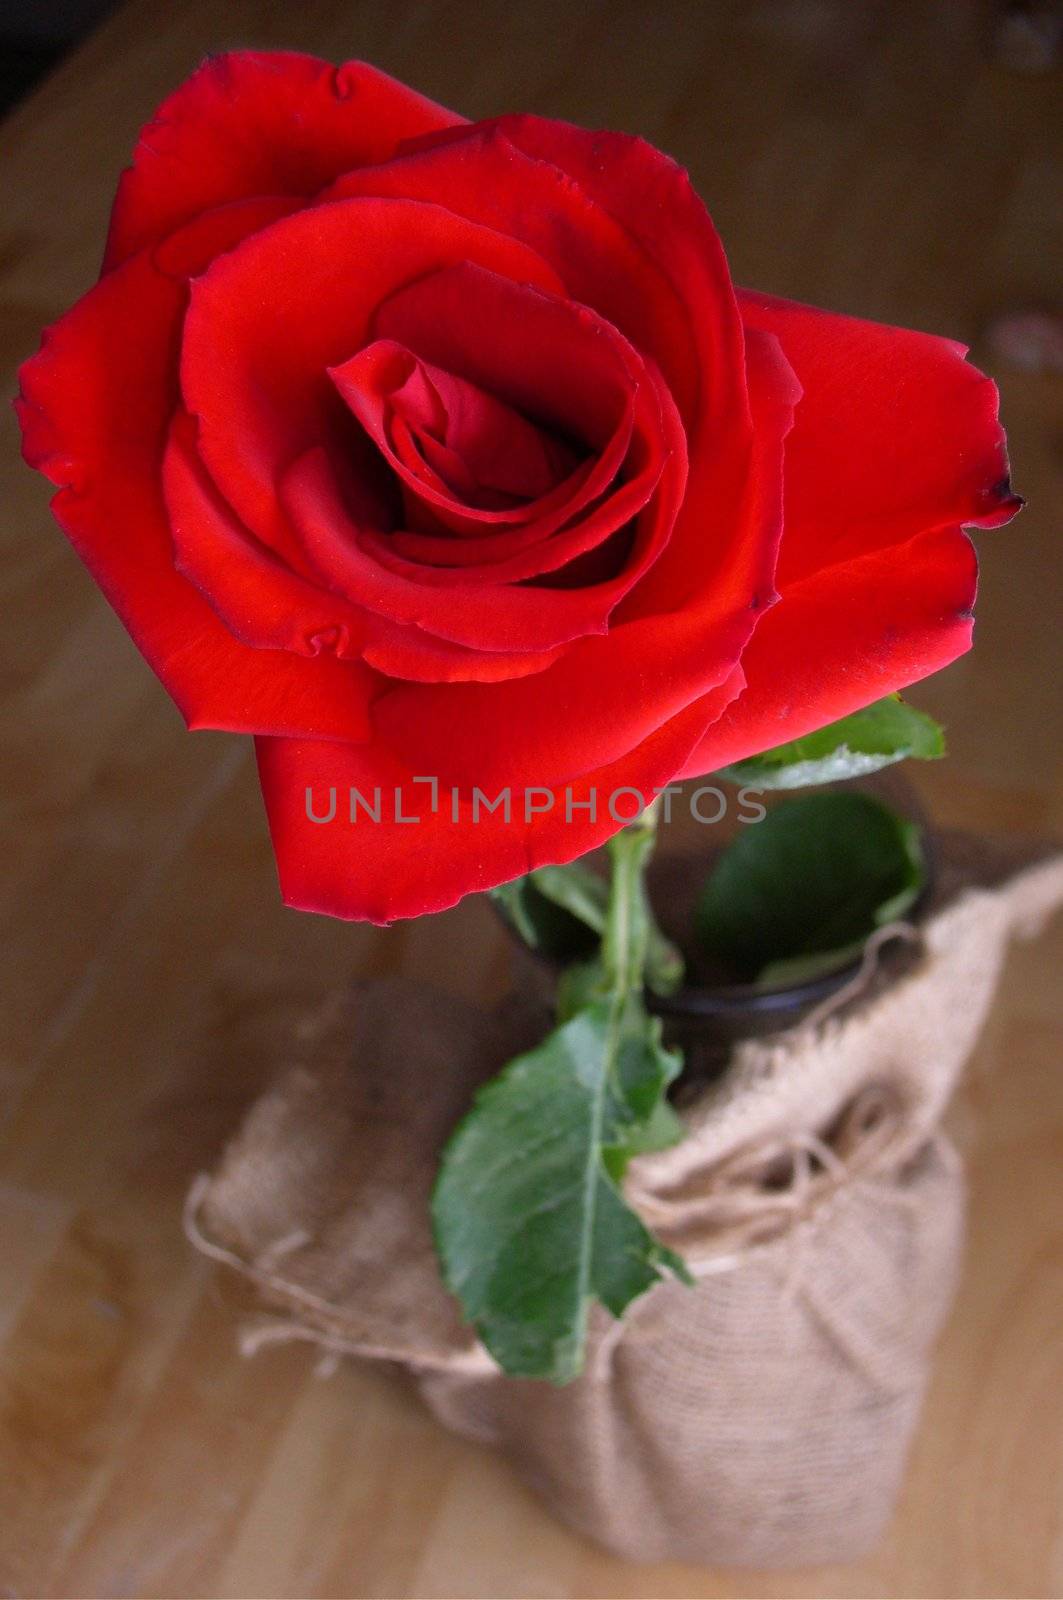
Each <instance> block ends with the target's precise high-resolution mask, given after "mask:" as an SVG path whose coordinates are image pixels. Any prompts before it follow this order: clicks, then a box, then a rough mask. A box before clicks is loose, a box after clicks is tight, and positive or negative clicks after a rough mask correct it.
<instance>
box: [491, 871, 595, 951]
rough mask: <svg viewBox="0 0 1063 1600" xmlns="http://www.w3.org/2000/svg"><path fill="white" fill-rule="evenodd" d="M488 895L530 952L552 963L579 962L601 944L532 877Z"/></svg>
mask: <svg viewBox="0 0 1063 1600" xmlns="http://www.w3.org/2000/svg"><path fill="white" fill-rule="evenodd" d="M555 870H558V871H561V870H564V869H561V868H558V869H555ZM603 887H605V885H604V884H603ZM488 892H489V894H490V896H491V899H492V900H493V901H494V902H495V904H496V905H497V907H498V909H499V910H500V911H501V913H502V915H503V917H504V918H505V920H506V921H507V922H508V923H509V925H510V927H511V928H513V930H514V932H515V933H517V934H518V935H519V937H520V938H521V939H523V940H524V943H525V944H526V945H527V946H528V948H529V949H530V950H536V951H538V952H539V953H540V954H541V955H544V956H548V957H549V958H550V959H551V960H552V961H559V962H566V961H576V960H580V959H581V958H583V957H584V956H586V955H588V954H589V953H590V952H591V951H593V950H594V948H595V946H596V945H597V943H598V934H597V932H596V931H594V930H592V929H591V928H589V927H588V926H587V924H586V923H585V922H583V921H582V920H581V919H580V918H578V917H575V916H573V915H572V913H571V912H570V911H568V910H567V909H566V908H565V907H564V906H562V905H560V904H558V903H557V901H556V900H554V899H552V898H550V897H548V896H547V895H545V894H543V893H542V891H541V890H540V889H539V888H538V887H537V886H536V884H535V882H534V878H533V875H531V874H529V875H528V876H526V877H523V878H515V879H514V880H513V882H512V883H503V884H500V885H499V886H498V888H496V889H491V890H489V891H488Z"/></svg>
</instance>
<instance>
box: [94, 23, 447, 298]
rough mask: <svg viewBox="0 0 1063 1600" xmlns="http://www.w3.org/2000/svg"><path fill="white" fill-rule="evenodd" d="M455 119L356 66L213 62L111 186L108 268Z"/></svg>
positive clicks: (243, 56)
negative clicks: (197, 222)
mask: <svg viewBox="0 0 1063 1600" xmlns="http://www.w3.org/2000/svg"><path fill="white" fill-rule="evenodd" d="M463 120H464V119H463V118H461V117H458V116H455V114H454V113H453V112H452V111H446V110H444V108H443V107H442V106H437V105H434V104H433V103H432V101H431V100H426V99H425V98H424V97H423V96H422V95H419V94H416V93H415V92H414V90H412V89H408V88H407V87H406V85H405V84H402V83H398V82H396V80H395V79H394V78H389V77H388V76H387V75H386V74H385V73H383V72H378V71H377V69H376V68H375V67H371V66H368V65H366V63H365V62H362V61H348V62H347V63H346V64H345V65H344V66H342V67H335V66H333V65H332V63H331V62H328V61H319V60H317V58H316V57H314V56H307V55H300V54H297V53H296V52H295V51H288V50H276V51H253V50H241V51H235V52H232V53H230V54H224V55H217V56H211V57H209V58H208V59H207V60H206V61H205V62H204V63H203V65H202V66H201V67H200V69H199V71H198V72H194V73H193V74H192V76H191V77H190V78H188V79H186V80H185V82H184V83H183V84H181V86H180V88H179V89H177V90H175V91H174V93H173V94H171V95H170V96H169V97H168V99H166V100H164V101H163V103H162V105H161V106H160V107H159V109H158V110H157V111H156V113H155V115H154V117H153V118H152V120H151V121H150V122H149V123H148V125H147V126H146V127H145V129H144V131H143V132H142V134H141V136H140V141H139V143H138V144H137V148H136V151H135V152H134V155H133V164H132V166H131V167H129V168H127V170H126V171H125V172H124V173H123V174H122V179H121V182H120V183H119V185H118V194H117V196H116V198H115V203H114V210H113V213H112V216H111V229H110V236H109V238H108V241H107V254H106V257H105V263H104V265H105V270H108V271H109V270H110V269H111V268H112V267H115V266H117V265H118V264H119V263H120V262H121V261H124V260H126V259H127V257H129V256H131V255H133V254H134V253H135V252H136V251H137V250H142V249H144V248H145V247H146V246H148V245H151V244H155V243H157V242H158V241H159V240H160V239H162V238H164V237H165V236H166V235H167V234H169V233H172V232H173V231H174V229H176V228H178V227H180V226H181V225H182V224H183V223H185V222H188V221H191V220H192V218H194V217H196V216H198V215H199V214H200V213H201V212H203V211H207V210H209V209H210V208H212V207H214V206H218V205H224V204H227V203H229V202H230V201H233V200H245V199H248V198H250V197H252V196H258V195H263V194H267V195H269V194H282V195H293V196H302V197H307V198H308V197H309V196H311V195H313V194H316V193H317V192H318V190H320V189H323V188H324V187H325V185H326V184H328V183H331V182H332V181H333V179H335V178H336V177H337V176H338V175H339V174H340V173H343V172H347V171H349V170H350V168H351V167H358V166H362V165H363V164H364V163H366V162H375V161H385V160H387V158H388V157H389V156H391V155H393V154H394V152H395V151H396V149H397V148H398V146H399V145H400V144H401V143H402V141H403V140H404V139H409V138H413V137H415V136H417V135H419V134H424V133H428V132H431V131H432V130H434V129H437V128H446V127H450V126H453V125H455V124H460V123H462V122H463Z"/></svg>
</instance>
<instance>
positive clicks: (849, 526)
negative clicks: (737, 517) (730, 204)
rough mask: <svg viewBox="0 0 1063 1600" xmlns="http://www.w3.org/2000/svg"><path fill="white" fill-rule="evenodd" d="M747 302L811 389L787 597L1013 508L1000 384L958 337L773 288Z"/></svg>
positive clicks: (783, 574) (795, 486) (799, 428)
mask: <svg viewBox="0 0 1063 1600" xmlns="http://www.w3.org/2000/svg"><path fill="white" fill-rule="evenodd" d="M741 307H742V314H743V316H744V317H745V319H746V322H747V324H748V325H749V326H750V327H755V328H760V329H763V330H765V331H766V332H769V333H773V334H775V336H776V337H777V338H778V340H779V342H780V344H781V345H782V347H783V350H784V351H785V352H786V356H787V359H788V360H789V361H790V363H791V365H792V366H793V368H794V371H795V372H796V373H797V376H798V378H799V379H800V381H801V384H802V387H803V389H804V399H803V400H802V403H801V405H800V407H799V409H798V413H797V421H796V424H795V426H794V431H793V434H792V436H791V438H790V441H789V443H788V445H787V447H786V537H785V539H784V541H783V547H782V553H781V557H780V564H779V586H780V588H781V589H782V590H783V592H784V593H785V589H786V584H787V583H788V582H789V581H790V580H792V579H797V578H800V577H803V576H805V575H806V574H808V573H810V572H814V571H816V570H817V569H818V568H820V567H823V566H827V565H829V564H831V563H832V562H835V561H840V560H846V559H848V558H849V557H850V556H853V555H858V554H860V553H861V552H862V551H865V550H871V549H876V548H878V547H879V546H882V545H889V544H897V543H905V542H907V541H908V540H909V539H911V537H912V536H913V534H916V533H920V532H922V531H923V530H924V529H927V528H935V527H943V526H947V525H949V524H955V523H965V524H978V525H979V526H981V527H995V526H998V525H999V524H1000V523H1002V522H1006V521H1007V520H1008V518H1009V517H1010V516H1012V515H1014V512H1015V511H1016V510H1017V509H1018V507H1019V505H1021V503H1022V502H1021V501H1020V500H1019V499H1018V498H1017V497H1016V496H1014V495H1012V493H1011V490H1010V486H1009V484H1008V461H1007V455H1006V451H1005V441H1004V433H1003V430H1002V428H1001V427H1000V424H999V422H998V420H997V391H996V387H995V385H994V384H993V383H991V382H990V380H989V379H988V378H986V377H984V376H983V374H982V373H980V372H979V371H978V369H977V368H976V367H973V366H971V364H970V363H969V362H967V361H965V360H964V359H963V357H964V353H965V352H964V346H963V345H959V344H955V343H954V342H953V341H952V340H949V339H938V338H935V337H934V336H933V335H931V334H927V333H914V332H911V331H909V330H908V329H905V328H892V327H888V326H886V325H885V324H882V323H876V322H865V321H861V320H860V319H858V318H856V317H844V316H838V315H836V314H835V313H833V312H829V311H817V310H815V309H814V308H813V307H811V306H803V305H798V304H796V303H794V302H793V301H788V300H776V299H773V298H771V297H770V296H767V295H761V294H752V293H749V292H743V293H742V296H741Z"/></svg>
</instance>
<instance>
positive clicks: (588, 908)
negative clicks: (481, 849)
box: [490, 830, 683, 1014]
mask: <svg viewBox="0 0 1063 1600" xmlns="http://www.w3.org/2000/svg"><path fill="white" fill-rule="evenodd" d="M626 836H627V830H625V831H624V832H623V833H621V834H620V835H618V837H620V838H624V837H626ZM650 842H651V844H652V834H651V835H650ZM644 864H645V859H644V857H643V858H640V863H639V871H640V872H641V871H642V870H643V867H644ZM490 894H491V897H492V899H494V901H495V902H496V904H497V905H498V907H499V909H500V910H501V911H502V914H503V916H505V918H506V920H507V921H508V922H509V923H510V925H511V926H512V927H513V928H514V929H515V930H516V932H517V933H518V934H519V935H520V937H521V938H522V939H523V940H524V942H525V944H527V945H528V946H529V947H530V948H531V949H532V950H538V951H539V952H540V953H541V954H543V955H546V956H549V957H550V958H551V959H552V960H555V961H560V962H566V963H567V962H572V961H581V960H582V959H583V958H584V957H585V956H586V955H587V953H588V952H589V951H590V950H592V949H593V948H594V945H595V943H596V940H597V939H599V938H601V937H603V936H604V934H605V931H606V923H607V919H608V907H609V884H608V882H607V880H606V879H605V878H603V877H602V876H601V875H600V874H599V873H597V872H592V871H591V869H590V868H589V867H585V866H582V865H581V864H580V863H579V862H571V863H570V864H569V865H568V866H564V867H537V868H536V869H535V870H534V871H533V872H530V873H528V874H527V875H526V876H525V877H523V878H516V879H514V881H513V882H512V883H505V884H502V885H501V887H500V888H497V889H492V890H490ZM642 899H643V901H644V902H645V896H644V895H643V896H642ZM640 916H641V918H642V920H643V921H644V923H645V933H644V944H645V954H644V964H645V979H646V983H647V985H648V986H649V988H650V989H652V990H653V992H654V994H663V995H669V994H674V993H675V992H676V990H677V989H678V988H679V985H680V984H681V983H682V981H683V957H682V956H681V954H680V953H679V951H678V950H677V948H676V947H675V945H674V944H672V942H671V940H670V939H666V938H665V936H664V934H663V933H662V932H661V930H660V929H659V928H658V926H657V923H656V921H655V919H654V917H653V914H652V912H651V910H650V907H649V904H648V902H645V903H644V905H643V908H642V909H641V911H640ZM592 934H593V935H594V936H595V937H594V938H592V937H591V935H592ZM573 1009H576V1008H575V1007H569V1011H571V1010H573ZM562 1014H564V1008H562Z"/></svg>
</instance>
